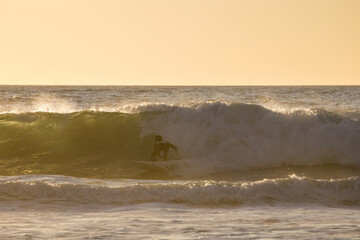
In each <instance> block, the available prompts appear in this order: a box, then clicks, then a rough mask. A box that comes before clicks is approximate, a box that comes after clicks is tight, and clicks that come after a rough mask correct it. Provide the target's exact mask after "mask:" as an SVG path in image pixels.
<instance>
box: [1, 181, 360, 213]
mask: <svg viewBox="0 0 360 240" xmlns="http://www.w3.org/2000/svg"><path fill="white" fill-rule="evenodd" d="M14 198H15V199H19V200H34V201H40V202H42V201H45V202H46V203H51V202H59V201H66V202H67V203H68V204H69V203H80V204H81V203H97V204H137V203H149V202H161V203H184V204H195V205H224V204H225V205H242V204H245V205H246V204H250V205H251V204H272V203H295V204H296V203H314V204H321V205H330V206H336V205H352V206H359V204H360V178H359V177H355V178H347V179H340V180H314V179H310V178H302V177H298V176H296V175H291V176H288V177H286V178H279V179H272V180H269V179H264V180H262V181H256V182H215V181H188V182H184V181H175V182H173V181H171V182H166V181H157V182H156V181H153V182H147V181H141V182H131V181H125V182H118V183H116V182H112V183H111V182H100V181H98V182H96V183H95V182H91V181H89V180H86V179H85V180H84V179H83V180H82V179H76V178H66V177H61V176H22V177H13V178H4V177H2V178H0V201H2V200H9V199H14Z"/></svg>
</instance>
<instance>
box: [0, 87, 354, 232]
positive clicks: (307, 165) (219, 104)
mask: <svg viewBox="0 0 360 240" xmlns="http://www.w3.org/2000/svg"><path fill="white" fill-rule="evenodd" d="M156 135H161V136H162V137H163V138H164V139H165V140H166V141H168V142H170V143H172V144H174V145H175V146H176V147H177V148H178V151H177V152H176V151H173V150H172V149H171V150H170V154H169V159H168V161H161V159H157V160H158V161H156V162H151V161H150V154H151V152H152V150H153V146H154V138H155V136H156ZM0 214H1V218H0V239H57V238H58V239H360V87H355V86H347V87H340V86H339V87H335V86H332V87H327V86H323V87H150V86H149V87H136V86H133V87H130V86H129V87H117V86H106V87H105V86H103V87H86V86H71V87H65V86H0Z"/></svg>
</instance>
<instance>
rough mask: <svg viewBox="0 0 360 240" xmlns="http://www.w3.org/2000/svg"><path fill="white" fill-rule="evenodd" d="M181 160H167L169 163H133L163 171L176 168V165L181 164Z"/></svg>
mask: <svg viewBox="0 0 360 240" xmlns="http://www.w3.org/2000/svg"><path fill="white" fill-rule="evenodd" d="M181 161H182V160H169V161H156V162H152V161H133V163H136V164H139V165H142V166H146V167H150V168H155V169H164V170H171V169H172V168H174V167H176V166H177V165H178V164H181Z"/></svg>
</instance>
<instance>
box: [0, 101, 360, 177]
mask: <svg viewBox="0 0 360 240" xmlns="http://www.w3.org/2000/svg"><path fill="white" fill-rule="evenodd" d="M130 112H131V113H122V112H98V111H80V112H71V113H52V112H34V113H16V114H14V113H7V114H1V115H0V149H1V150H0V164H1V169H0V174H3V175H18V174H28V173H31V174H49V173H50V174H63V175H76V176H79V175H80V176H88V175H91V174H95V175H96V174H97V175H99V176H100V177H106V176H108V175H109V174H110V172H109V171H112V173H113V172H114V171H117V172H118V177H131V176H132V175H131V174H132V173H134V174H136V172H137V170H136V169H135V170H133V171H128V170H126V169H128V168H129V167H131V166H130V165H131V164H130V163H131V162H132V161H133V160H147V159H148V156H149V154H150V152H151V150H152V145H153V137H154V135H155V134H160V135H162V136H163V137H164V138H165V139H166V140H168V141H170V142H172V143H173V144H175V145H176V146H177V147H178V149H179V152H178V155H177V156H174V155H173V156H172V157H173V158H182V159H186V160H187V161H186V165H184V166H179V168H178V169H175V171H174V172H176V174H178V175H180V176H181V175H183V174H192V175H206V174H209V173H216V172H224V171H225V172H226V171H233V170H246V169H261V168H272V167H281V166H316V165H327V164H337V165H343V166H349V167H354V168H360V148H359V146H360V120H358V119H357V118H354V117H353V116H352V117H347V116H346V114H345V115H340V114H338V113H332V112H327V111H325V110H320V109H318V110H312V111H303V110H297V111H292V112H287V113H285V112H284V113H280V112H275V111H272V110H269V109H266V108H264V107H263V106H260V105H251V104H242V103H233V104H226V103H221V102H215V103H204V104H198V105H196V106H195V105H194V106H192V107H189V106H175V105H165V104H163V105H139V106H137V107H136V109H132V111H130ZM140 170H141V169H140ZM143 170H144V169H143ZM90 173H91V174H90ZM134 176H135V175H134Z"/></svg>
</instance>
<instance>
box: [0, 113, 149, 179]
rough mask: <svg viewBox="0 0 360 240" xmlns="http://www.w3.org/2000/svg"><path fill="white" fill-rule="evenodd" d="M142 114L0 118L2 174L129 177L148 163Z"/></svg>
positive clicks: (0, 116)
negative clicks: (139, 163)
mask: <svg viewBox="0 0 360 240" xmlns="http://www.w3.org/2000/svg"><path fill="white" fill-rule="evenodd" d="M140 119H141V115H140V114H123V113H101V112H96V113H95V112H81V113H71V114H57V113H26V114H5V115H0V163H1V166H2V167H1V168H0V174H1V175H18V174H63V175H81V176H91V175H99V176H101V177H115V176H122V175H125V176H126V172H122V170H123V171H124V169H126V168H127V167H126V166H127V164H128V162H129V161H131V160H144V156H148V155H149V152H150V151H151V147H152V142H151V141H152V137H150V136H149V137H144V138H140V126H139V124H140Z"/></svg>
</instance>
